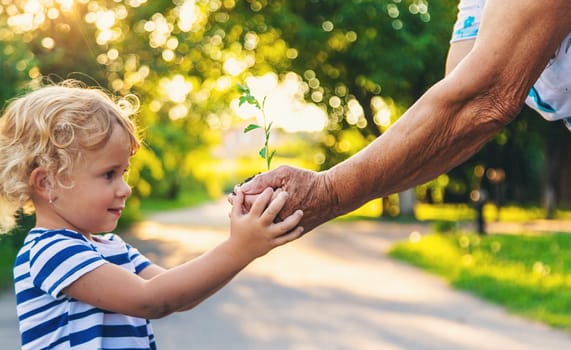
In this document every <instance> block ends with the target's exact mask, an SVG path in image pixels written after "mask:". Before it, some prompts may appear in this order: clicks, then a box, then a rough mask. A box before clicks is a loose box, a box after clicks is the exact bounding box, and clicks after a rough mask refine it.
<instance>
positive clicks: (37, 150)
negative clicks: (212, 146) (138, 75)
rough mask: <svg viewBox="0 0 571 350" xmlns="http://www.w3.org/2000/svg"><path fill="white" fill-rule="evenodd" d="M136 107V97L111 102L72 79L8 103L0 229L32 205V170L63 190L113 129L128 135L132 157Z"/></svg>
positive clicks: (2, 128)
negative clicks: (84, 156)
mask: <svg viewBox="0 0 571 350" xmlns="http://www.w3.org/2000/svg"><path fill="white" fill-rule="evenodd" d="M138 107H139V101H138V99H137V98H136V97H135V96H132V95H131V96H127V97H124V98H120V99H115V98H113V97H112V96H111V95H109V94H107V93H105V92H104V91H102V90H101V89H96V88H88V87H85V86H84V85H83V84H82V83H81V82H78V81H76V80H65V81H63V82H61V83H58V84H51V85H47V86H43V87H41V88H39V89H37V90H35V91H32V92H29V93H27V94H25V95H23V96H21V97H18V98H16V99H14V100H12V101H10V102H9V104H8V105H7V107H6V109H5V111H4V113H3V115H2V117H0V228H3V229H6V228H9V227H10V225H11V224H12V218H13V215H14V213H15V211H16V210H17V209H19V208H22V207H24V206H25V205H27V204H29V203H30V198H31V187H30V184H29V177H30V174H31V173H32V171H33V170H34V169H36V168H38V167H42V168H44V169H46V171H47V172H48V176H49V177H50V178H52V179H53V180H54V181H56V182H57V183H58V184H60V185H63V184H64V183H65V182H66V177H67V176H68V175H69V173H70V171H71V170H72V169H73V165H74V164H75V163H76V161H77V160H78V159H79V158H80V157H81V153H82V152H81V151H82V150H95V149H99V148H101V147H103V146H104V145H105V143H106V142H107V141H108V139H109V137H110V136H111V133H112V132H113V129H114V128H115V127H116V126H119V127H121V128H123V129H124V130H125V131H126V132H127V134H128V135H129V140H130V147H131V154H135V152H136V151H137V150H138V149H139V146H140V141H139V135H138V134H137V129H136V125H135V123H134V122H133V120H132V119H131V117H132V116H133V115H134V114H135V112H136V111H137V109H138ZM69 185H70V184H67V186H69ZM6 219H8V220H6Z"/></svg>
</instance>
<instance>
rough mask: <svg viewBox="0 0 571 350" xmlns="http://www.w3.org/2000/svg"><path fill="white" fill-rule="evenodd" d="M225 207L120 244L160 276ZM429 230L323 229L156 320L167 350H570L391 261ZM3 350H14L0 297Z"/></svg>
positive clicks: (556, 337)
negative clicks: (398, 245)
mask: <svg viewBox="0 0 571 350" xmlns="http://www.w3.org/2000/svg"><path fill="white" fill-rule="evenodd" d="M227 212H228V205H227V204H226V203H224V202H223V201H221V202H218V203H212V204H208V205H205V206H202V207H199V208H196V209H193V210H181V211H175V212H170V213H163V214H161V215H156V216H154V217H152V218H150V220H149V221H147V222H145V223H143V224H141V225H139V226H138V227H137V229H136V230H135V231H134V232H132V233H131V234H130V235H126V236H124V238H125V239H126V240H127V241H130V242H132V243H133V244H134V245H135V246H137V247H138V248H139V249H140V250H141V251H142V252H144V253H145V254H146V255H147V256H149V257H150V258H152V259H153V260H155V261H157V262H159V263H160V264H163V265H165V266H174V265H176V264H179V263H181V262H183V261H186V260H188V259H191V258H192V257H194V256H197V255H199V254H201V253H202V252H204V251H205V250H208V249H210V248H211V247H213V246H214V245H216V244H217V243H218V242H220V241H222V240H223V239H225V237H226V236H227V224H228V219H227ZM413 231H416V232H419V233H421V234H422V233H424V232H426V231H428V228H427V227H426V226H422V225H397V224H386V223H371V222H357V223H328V224H326V225H323V226H321V227H320V228H318V229H317V230H315V231H314V232H312V233H310V234H308V235H307V236H305V237H303V238H302V239H300V240H298V241H296V242H293V243H291V244H289V245H287V246H284V247H281V248H278V249H277V250H275V251H273V252H271V253H270V254H268V255H267V256H265V257H263V258H261V259H259V260H258V261H256V262H254V263H253V264H251V265H250V266H249V267H247V268H246V269H245V270H244V271H243V272H242V273H241V274H240V275H239V276H238V277H237V278H236V279H234V280H233V281H232V282H231V283H230V284H229V285H228V286H227V287H226V288H224V289H223V290H222V291H220V292H219V293H218V294H216V295H214V296H213V297H212V298H210V299H209V300H207V301H206V302H204V303H203V304H201V305H199V306H198V307H197V308H195V309H194V310H191V311H189V312H185V313H179V314H175V315H171V316H168V317H166V318H164V319H162V320H155V321H153V327H154V329H155V333H156V337H157V342H158V345H159V349H160V350H181V349H185V350H186V349H201V350H218V349H220V350H222V349H224V350H267V349H272V350H323V349H328V350H337V349H338V350H341V349H343V350H345V349H346V350H369V349H370V350H379V349H380V350H396V349H407V350H408V349H410V350H429V349H439V350H442V349H454V350H467V349H478V350H481V349H501V350H511V349H513V350H532V349H542V350H543V349H571V336H570V335H569V334H568V333H565V332H563V331H558V330H553V329H551V328H548V327H546V326H544V325H541V324H537V323H534V322H531V321H527V320H524V319H522V318H519V317H516V316H513V315H510V314H508V313H507V312H505V311H504V310H503V309H501V308H499V307H497V306H494V305H490V304H488V303H485V302H483V301H481V300H479V299H477V298H474V297H472V296H470V295H468V294H465V293H460V292H457V291H455V290H453V289H451V288H450V287H449V286H448V285H447V284H446V283H445V282H444V281H442V280H441V279H439V278H437V277H434V276H430V275H427V274H426V273H424V272H422V271H420V270H418V269H415V268H412V267H409V266H407V265H404V264H401V263H399V262H395V261H394V260H391V259H388V258H387V257H386V256H385V254H384V253H385V252H386V251H387V249H388V248H389V247H390V246H391V245H392V244H393V243H394V242H395V241H397V240H402V239H407V237H408V236H409V235H410V233H411V232H413ZM0 339H2V345H1V346H0V348H1V349H3V350H11V349H18V348H19V340H18V339H19V335H18V330H17V320H16V316H15V308H14V295H13V294H11V293H4V294H0Z"/></svg>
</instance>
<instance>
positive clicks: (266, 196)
mask: <svg viewBox="0 0 571 350" xmlns="http://www.w3.org/2000/svg"><path fill="white" fill-rule="evenodd" d="M273 193H274V190H272V189H271V188H269V187H268V188H266V189H265V190H264V191H263V192H262V194H261V195H260V196H259V197H258V198H256V200H255V201H254V203H253V204H252V208H250V213H252V215H255V216H260V215H262V213H263V212H264V210H265V209H266V207H267V206H268V203H269V202H270V200H271V199H272V195H273ZM270 204H271V203H270Z"/></svg>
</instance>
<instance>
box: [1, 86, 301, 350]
mask: <svg viewBox="0 0 571 350" xmlns="http://www.w3.org/2000/svg"><path fill="white" fill-rule="evenodd" d="M132 112H133V108H132V104H130V103H129V102H128V101H126V100H121V101H117V102H114V101H113V100H112V99H111V98H110V97H109V96H107V95H106V94H104V93H102V92H101V91H99V90H96V89H87V88H84V87H81V86H80V85H79V84H78V83H77V82H74V81H66V82H63V83H61V84H59V85H52V86H46V87H43V88H40V89H38V90H36V91H34V92H31V93H29V94H27V95H24V96H23V97H21V98H19V99H16V100H14V101H12V102H11V103H10V104H9V105H8V106H7V108H6V110H5V113H4V115H3V116H2V118H0V193H1V195H0V198H1V199H3V201H4V202H6V203H10V204H13V205H14V207H22V206H23V205H25V204H27V203H31V204H32V205H33V208H34V209H35V213H36V225H35V227H34V228H33V229H32V230H30V232H29V233H28V235H27V237H26V239H25V242H24V244H23V247H22V248H21V250H20V252H19V253H18V256H17V258H16V262H15V265H14V279H15V290H16V301H17V311H18V318H19V322H20V332H21V337H22V338H21V340H22V347H23V349H90V350H91V349H111V348H112V349H119V348H125V349H127V348H128V349H156V345H155V339H154V336H153V331H152V328H151V326H150V323H149V321H148V320H149V319H154V318H160V317H163V316H166V315H168V314H171V313H173V312H176V311H182V310H188V309H191V308H192V307H194V306H196V305H197V304H199V303H200V302H202V301H203V300H204V299H206V298H208V297H209V296H211V295H212V294H213V293H215V292H216V291H217V290H219V289H220V288H222V287H223V286H224V285H225V284H226V283H228V282H229V281H230V280H231V279H232V278H233V277H234V276H235V275H236V274H237V273H238V272H239V271H240V270H241V269H243V268H244V267H245V266H246V265H248V264H249V263H250V262H251V261H253V260H254V259H256V258H258V257H260V256H262V255H264V254H266V253H267V252H268V251H270V250H271V249H273V248H275V247H278V246H280V245H283V244H285V243H287V242H290V241H293V240H295V239H297V238H298V237H300V235H301V233H302V231H303V228H301V227H299V226H297V225H298V223H299V221H300V219H301V217H302V213H301V211H298V212H296V213H295V214H293V215H292V216H290V217H288V218H287V219H285V220H284V221H281V222H279V223H274V219H275V217H276V214H277V213H278V212H279V211H280V209H281V208H282V206H283V205H284V203H285V201H286V199H287V194H286V193H285V192H281V193H278V192H277V191H276V192H275V193H274V191H273V190H272V189H267V190H266V191H265V192H264V193H263V195H262V196H260V198H259V199H258V200H257V201H256V202H255V204H254V205H253V207H252V208H251V210H250V211H249V212H245V211H244V210H242V205H243V199H244V197H243V194H242V193H238V194H237V196H236V200H235V202H234V205H233V206H232V210H231V212H230V236H229V238H228V239H227V240H226V241H225V242H223V243H221V244H220V245H219V246H217V247H215V248H214V249H212V250H211V251H209V252H207V253H205V254H204V255H202V256H200V257H198V258H196V259H194V260H191V261H188V262H186V263H184V264H182V265H180V266H177V267H175V268H172V269H169V270H165V269H163V268H161V267H159V266H157V265H155V264H153V263H152V262H150V261H149V260H148V259H147V258H146V257H144V256H143V255H141V254H140V253H139V252H138V251H137V250H136V249H135V248H133V247H131V246H130V245H129V244H127V243H125V242H124V241H122V240H121V238H119V237H118V236H117V235H115V234H96V233H103V232H109V231H112V230H113V229H115V227H116V225H117V221H118V220H119V217H120V216H121V211H122V210H123V208H124V207H125V201H126V200H127V198H128V197H129V195H130V194H131V188H130V187H129V186H128V185H127V183H126V182H125V179H124V174H125V173H126V171H127V169H128V168H129V159H130V158H131V156H132V155H133V154H134V153H135V152H136V151H137V149H138V147H139V140H138V138H137V135H136V130H135V125H134V124H133V122H132V121H131V120H130V116H131V114H132Z"/></svg>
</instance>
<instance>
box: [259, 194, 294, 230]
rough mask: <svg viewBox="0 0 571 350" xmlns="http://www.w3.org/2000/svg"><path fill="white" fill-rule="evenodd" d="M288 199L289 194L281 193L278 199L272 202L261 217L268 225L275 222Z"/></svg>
mask: <svg viewBox="0 0 571 350" xmlns="http://www.w3.org/2000/svg"><path fill="white" fill-rule="evenodd" d="M287 199H288V194H287V192H280V193H279V194H278V195H277V197H276V198H275V199H273V200H272V201H271V202H270V204H269V205H268V207H267V208H266V210H265V211H264V213H263V214H262V215H261V218H262V220H263V221H264V222H265V223H267V224H270V223H272V222H274V220H275V219H276V217H277V216H278V213H279V212H280V210H282V208H283V206H284V204H285V202H286V201H287Z"/></svg>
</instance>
